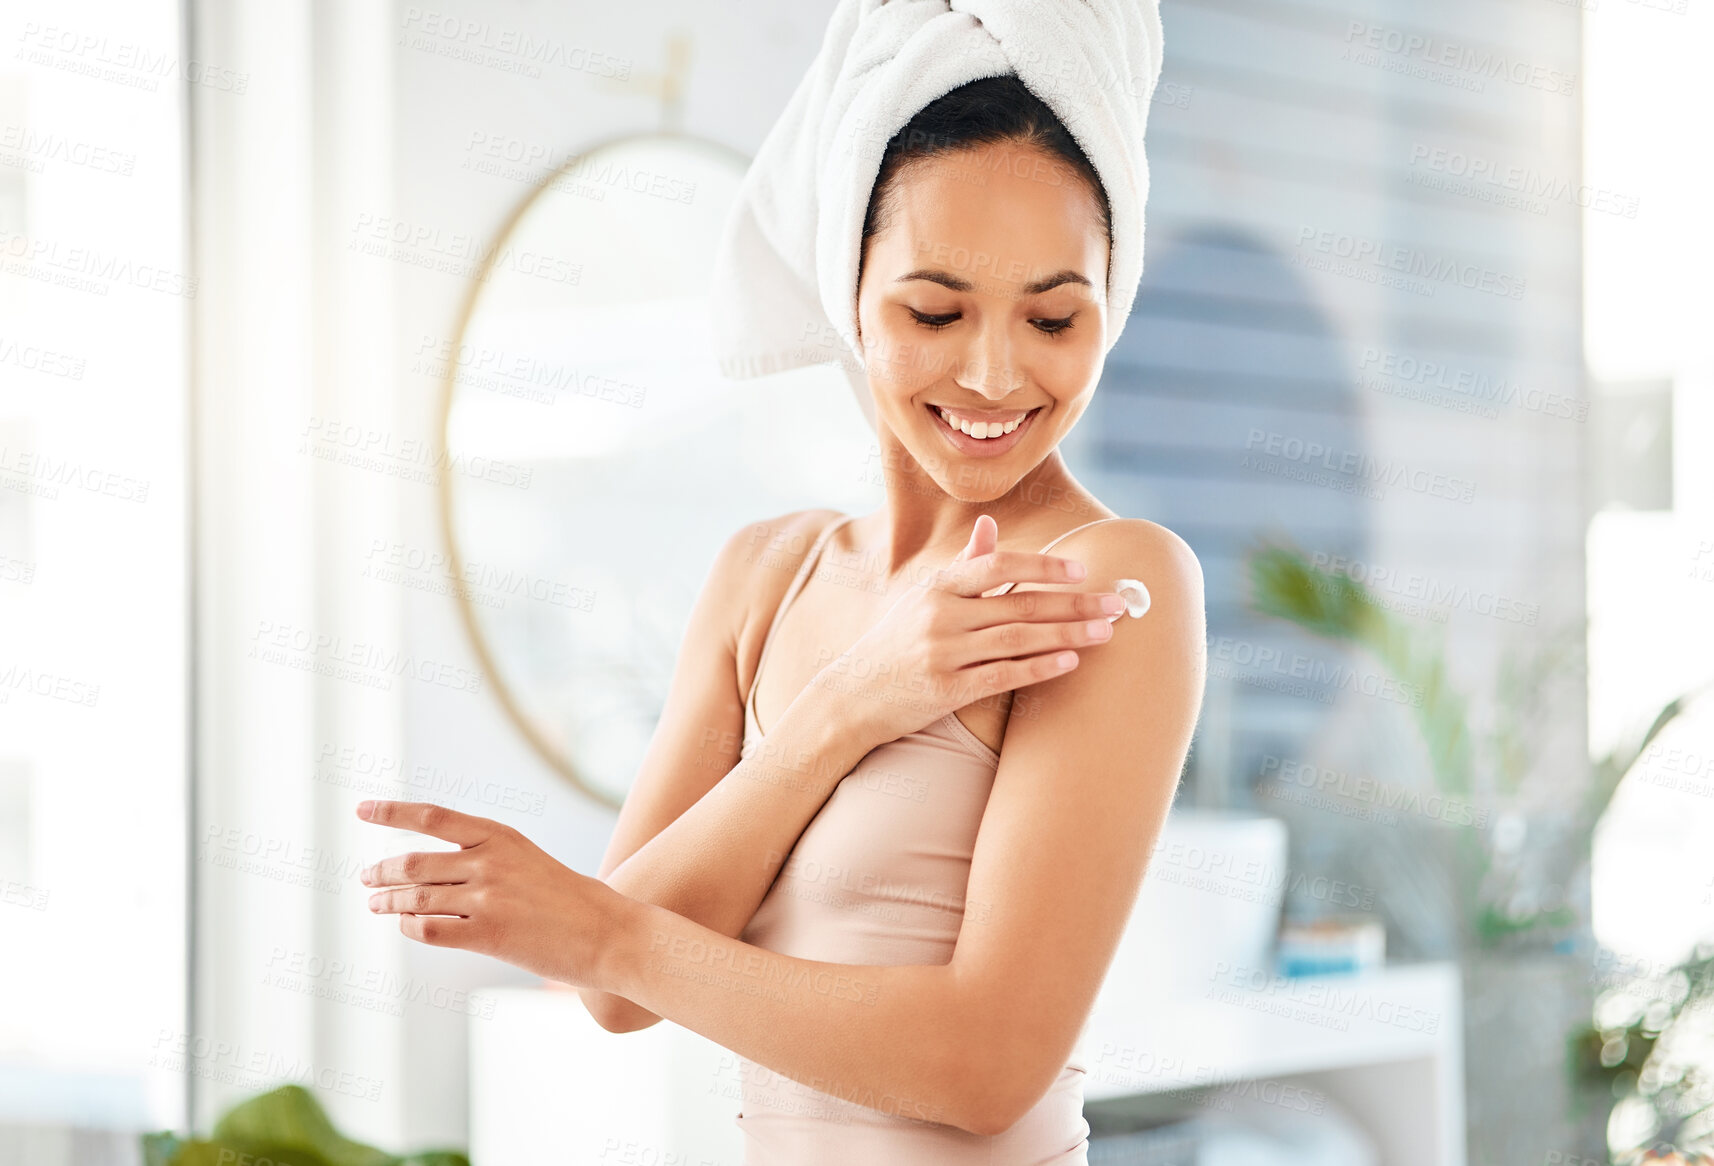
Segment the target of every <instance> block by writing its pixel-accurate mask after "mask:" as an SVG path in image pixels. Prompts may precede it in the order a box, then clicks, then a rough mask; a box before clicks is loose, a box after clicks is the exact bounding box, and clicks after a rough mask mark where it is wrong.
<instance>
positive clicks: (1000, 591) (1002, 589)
mask: <svg viewBox="0 0 1714 1166" xmlns="http://www.w3.org/2000/svg"><path fill="white" fill-rule="evenodd" d="M1123 517H1124V515H1122V514H1115V515H1114V516H1113V517H1111V518H1097V519H1094V520H1092V521H1090V522H1086V523H1084V524H1083V525H1082V526H1074V527H1072V528H1071V529H1070V530H1068V531H1066V532H1065V533H1064V534H1061V535H1057V536H1055V537H1054V538H1051V539H1049V540H1048V544H1047V545H1046V546H1045V547H1043V548H1042V549H1041V550H1039V551H1037V552H1036V553H1037V554H1038V555H1045V554H1047V553H1048V552H1049V551H1051V550H1052V549H1053V548H1054V547H1055V546H1057V545H1058V544H1059V540H1060V539H1063V538H1067V537H1069V536H1071V535H1074V534H1076V533H1077V532H1078V531H1080V530H1087V529H1088V528H1089V527H1091V526H1097V525H1099V524H1101V523H1103V522H1118V521H1119V520H1120V519H1121V518H1123ZM1016 586H1017V584H1016V583H1002V584H1001V585H1000V586H999V587H997V588H996V589H995V590H993V591H987V592H984V593H983V594H985V595H1004V594H1005V593H1006V592H1008V591H1010V590H1011V589H1012V588H1013V587H1016Z"/></svg>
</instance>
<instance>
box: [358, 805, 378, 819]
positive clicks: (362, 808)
mask: <svg viewBox="0 0 1714 1166" xmlns="http://www.w3.org/2000/svg"><path fill="white" fill-rule="evenodd" d="M374 812H375V803H374V802H358V803H357V816H358V817H359V818H367V817H369V816H370V815H371V814H373V813H374Z"/></svg>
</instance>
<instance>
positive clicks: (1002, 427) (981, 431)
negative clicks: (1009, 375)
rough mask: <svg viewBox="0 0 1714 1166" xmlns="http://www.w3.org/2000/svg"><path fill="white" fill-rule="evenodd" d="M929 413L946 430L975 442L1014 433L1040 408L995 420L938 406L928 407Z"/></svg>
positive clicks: (1001, 416)
mask: <svg viewBox="0 0 1714 1166" xmlns="http://www.w3.org/2000/svg"><path fill="white" fill-rule="evenodd" d="M928 408H929V411H930V412H932V413H933V414H934V415H935V416H936V417H938V418H940V421H941V423H942V424H943V425H944V426H945V427H946V428H948V429H951V430H955V431H957V432H959V433H962V434H963V435H964V436H965V437H969V438H973V439H974V440H977V441H994V440H997V439H998V438H1001V437H1005V436H1006V435H1008V434H1010V433H1013V432H1016V431H1017V430H1019V429H1021V428H1023V426H1025V425H1026V424H1028V423H1029V419H1030V418H1031V417H1033V416H1035V415H1036V414H1037V413H1039V412H1040V411H1041V406H1040V405H1037V406H1036V407H1035V408H1034V409H1026V410H1024V411H1023V412H1021V413H1007V414H1001V415H1000V416H999V417H998V418H997V419H994V420H989V419H987V418H985V417H983V416H982V415H981V414H977V415H976V416H974V417H973V416H970V415H968V414H963V413H957V412H954V411H952V410H950V409H943V408H941V407H940V406H939V405H930V406H929V407H928Z"/></svg>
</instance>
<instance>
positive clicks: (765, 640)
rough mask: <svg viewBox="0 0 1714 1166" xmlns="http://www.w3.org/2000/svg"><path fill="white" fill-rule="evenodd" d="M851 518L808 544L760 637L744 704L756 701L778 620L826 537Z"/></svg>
mask: <svg viewBox="0 0 1714 1166" xmlns="http://www.w3.org/2000/svg"><path fill="white" fill-rule="evenodd" d="M853 517H854V516H853V515H850V514H841V515H840V516H839V517H838V518H835V519H834V520H833V521H832V522H830V523H828V524H827V525H826V526H824V527H822V528H821V533H820V534H818V535H816V536H815V541H814V542H812V543H810V544H809V550H808V551H806V552H805V553H804V556H803V562H801V563H799V564H798V568H797V574H795V575H793V576H792V581H791V583H790V585H789V586H787V587H786V593H785V595H784V596H782V597H781V599H780V605H779V606H778V607H776V608H774V618H773V621H772V622H771V623H769V624H768V632H767V634H766V635H765V636H763V637H762V655H761V656H760V658H758V659H757V661H756V671H755V674H754V675H753V676H751V677H750V691H749V692H747V693H746V694H745V695H744V700H745V703H749V702H750V701H753V700H755V699H756V682H757V681H759V680H760V679H761V678H762V665H764V664H766V663H767V662H768V650H769V649H770V648H772V647H773V646H774V632H775V631H777V630H778V629H779V626H780V619H781V617H782V616H784V615H785V614H786V608H787V607H789V606H791V602H792V600H793V599H796V598H797V593H798V592H799V591H801V590H803V585H804V584H805V583H806V582H808V581H809V575H810V572H811V571H812V570H814V569H815V564H816V560H817V559H819V558H821V548H822V547H824V546H825V545H827V539H828V537H829V536H830V535H832V534H833V532H834V530H835V529H836V528H838V527H840V526H842V525H843V524H845V523H847V522H850V521H851V519H852V518H853Z"/></svg>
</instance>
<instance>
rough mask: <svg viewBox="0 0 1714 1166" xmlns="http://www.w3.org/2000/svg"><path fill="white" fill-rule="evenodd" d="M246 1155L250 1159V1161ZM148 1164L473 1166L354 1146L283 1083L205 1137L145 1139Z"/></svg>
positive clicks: (442, 1154) (439, 1156) (310, 1101)
mask: <svg viewBox="0 0 1714 1166" xmlns="http://www.w3.org/2000/svg"><path fill="white" fill-rule="evenodd" d="M246 1155H248V1156H247V1157H246ZM143 1162H144V1164H145V1166H233V1164H234V1163H241V1162H271V1163H272V1166H470V1160H469V1159H468V1158H466V1157H465V1156H464V1155H463V1154H461V1153H458V1152H456V1151H453V1150H428V1151H425V1152H422V1153H418V1154H407V1155H402V1156H401V1155H398V1154H389V1153H387V1152H385V1151H383V1150H378V1149H376V1148H375V1147H374V1146H366V1145H364V1144H363V1143H362V1142H354V1141H352V1140H351V1139H350V1138H347V1137H345V1136H343V1135H342V1134H340V1132H339V1131H338V1130H336V1129H334V1127H333V1123H332V1122H331V1121H329V1120H328V1117H327V1114H326V1113H325V1112H324V1111H323V1110H322V1108H321V1105H320V1103H319V1102H317V1101H316V1099H315V1095H314V1094H312V1093H311V1092H310V1091H309V1090H307V1089H305V1088H304V1087H303V1086H301V1085H282V1086H280V1087H279V1088H278V1089H274V1090H271V1091H270V1092H267V1093H263V1094H260V1095H258V1096H256V1097H252V1098H250V1099H249V1100H247V1101H243V1102H241V1103H239V1104H238V1105H236V1106H234V1107H233V1108H232V1109H231V1110H229V1111H227V1113H226V1115H225V1116H224V1117H222V1118H221V1119H220V1121H219V1122H217V1123H216V1124H215V1127H214V1132H213V1133H212V1134H211V1135H210V1136H209V1137H207V1138H180V1137H179V1136H178V1135H176V1134H173V1133H167V1132H161V1133H150V1134H144V1135H143Z"/></svg>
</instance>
